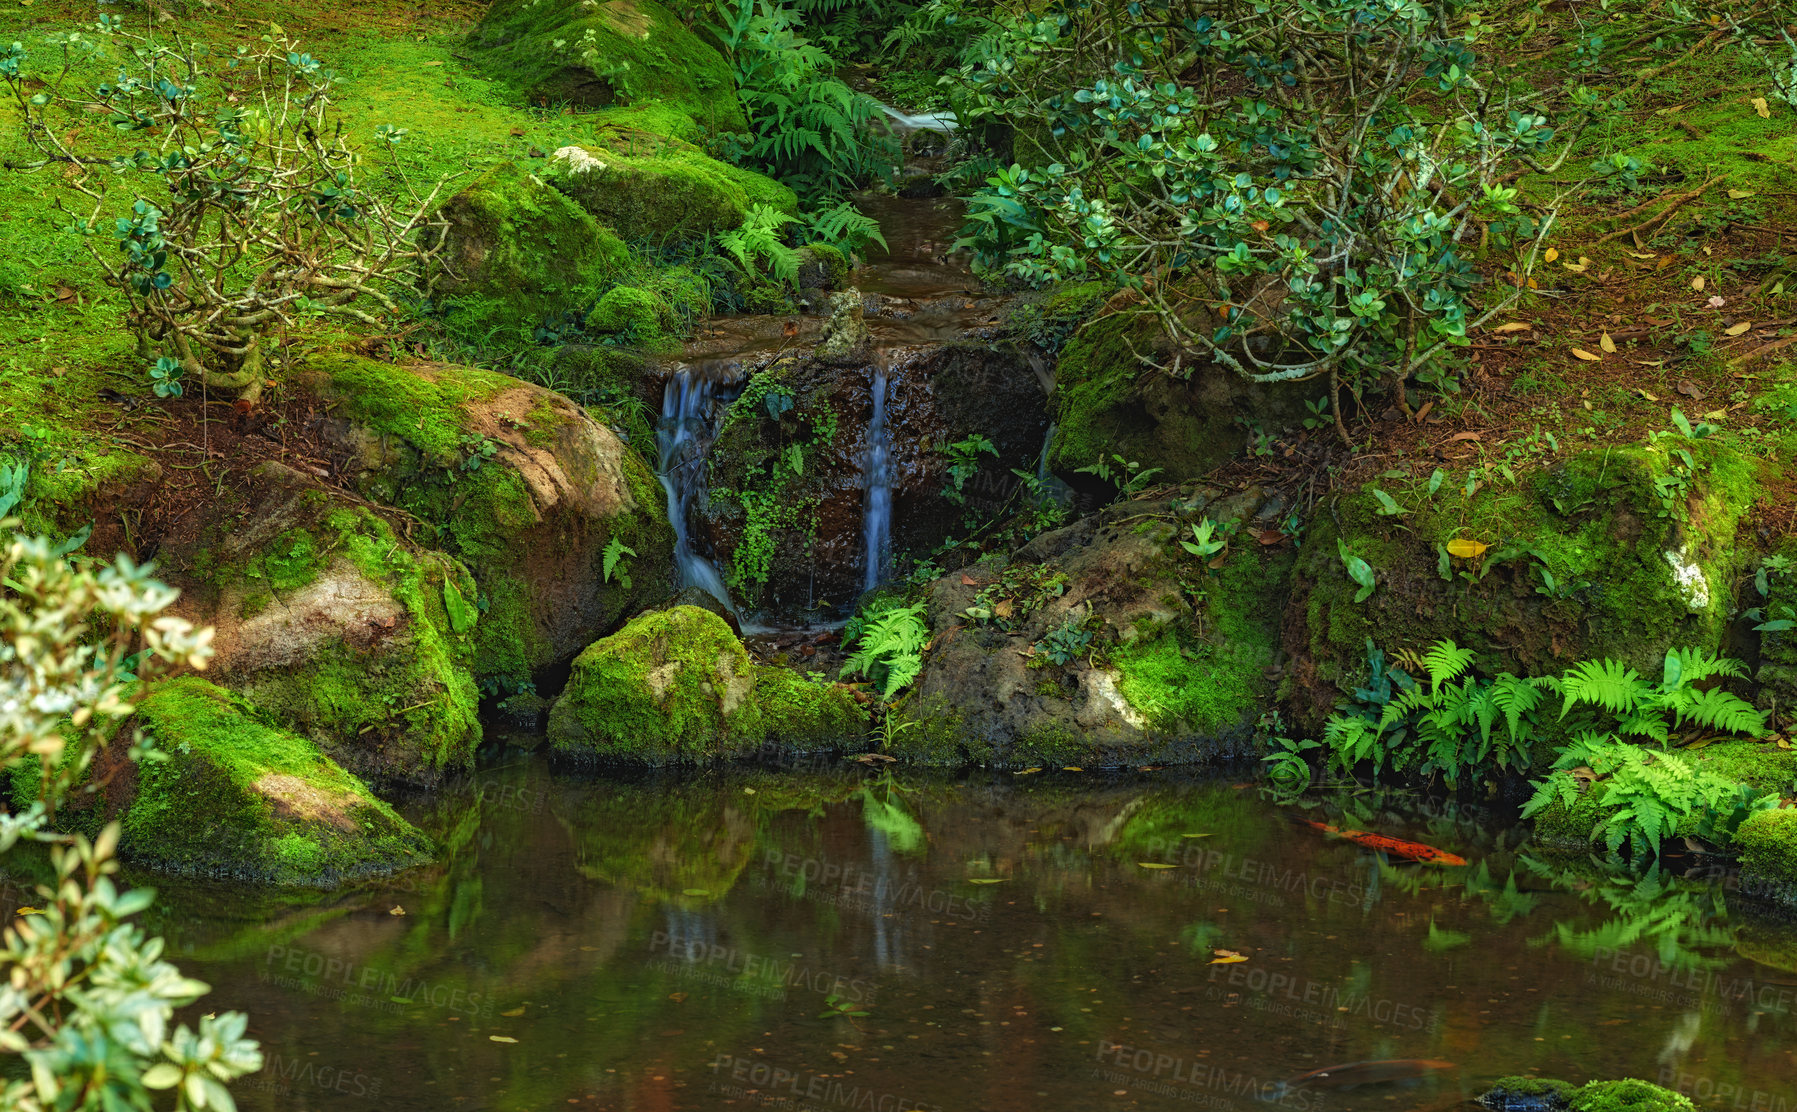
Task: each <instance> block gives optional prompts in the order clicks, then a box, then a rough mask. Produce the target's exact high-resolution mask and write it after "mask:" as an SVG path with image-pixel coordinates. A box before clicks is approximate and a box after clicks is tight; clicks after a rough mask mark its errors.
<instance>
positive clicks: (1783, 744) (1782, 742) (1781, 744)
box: [1778, 738, 1791, 749]
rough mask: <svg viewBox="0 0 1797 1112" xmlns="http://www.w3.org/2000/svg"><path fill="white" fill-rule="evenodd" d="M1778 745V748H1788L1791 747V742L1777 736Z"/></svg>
mask: <svg viewBox="0 0 1797 1112" xmlns="http://www.w3.org/2000/svg"><path fill="white" fill-rule="evenodd" d="M1778 747H1779V748H1780V749H1789V748H1790V747H1791V743H1790V742H1788V741H1786V740H1785V739H1784V738H1779V739H1778Z"/></svg>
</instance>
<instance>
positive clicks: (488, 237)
mask: <svg viewBox="0 0 1797 1112" xmlns="http://www.w3.org/2000/svg"><path fill="white" fill-rule="evenodd" d="M439 215H440V216H441V217H442V218H443V220H444V221H445V222H446V227H445V229H444V231H443V233H442V235H443V241H442V244H441V260H442V267H441V272H440V273H439V274H438V275H436V276H435V278H434V279H433V282H432V285H431V294H432V297H433V299H434V300H435V301H436V302H437V303H438V308H439V310H440V311H441V312H442V313H443V314H444V318H445V323H446V324H447V326H448V327H449V328H450V329H451V331H453V332H455V333H456V334H457V335H461V336H466V337H469V338H480V337H484V336H486V335H487V334H488V333H489V332H491V331H492V330H494V329H496V328H497V329H501V330H505V331H509V332H513V333H521V334H523V335H524V336H526V337H529V336H532V335H534V333H535V331H536V330H537V329H538V328H540V327H544V326H548V327H551V328H565V327H567V326H569V325H570V324H573V323H577V322H578V321H579V319H580V318H581V316H582V315H583V314H584V313H585V312H586V311H587V310H588V309H589V308H591V307H592V305H593V303H594V302H595V301H597V300H598V298H599V293H600V291H601V290H603V289H604V288H605V287H606V286H607V285H608V284H609V283H610V282H611V280H612V279H613V278H614V277H615V276H616V275H619V274H622V273H624V272H625V271H626V270H628V269H629V267H630V265H631V263H630V252H629V249H628V248H626V247H625V246H624V241H623V240H621V239H619V238H618V237H617V235H616V234H614V233H613V232H612V231H611V230H610V229H608V228H605V227H603V226H601V225H600V224H599V223H598V221H596V220H594V219H593V217H592V216H591V215H590V214H588V213H587V212H586V211H585V210H584V209H582V208H581V207H580V206H579V205H577V204H575V203H574V202H573V201H572V200H570V199H569V198H568V197H567V196H566V195H565V194H563V193H562V192H561V191H559V190H557V189H553V188H551V187H550V186H548V185H546V184H545V183H544V182H543V181H542V180H541V179H539V178H537V177H536V176H535V175H533V174H530V173H527V172H526V171H524V170H521V169H519V168H518V167H517V166H516V165H514V164H513V163H510V162H502V163H500V164H499V165H497V166H494V167H493V168H492V169H490V170H488V171H486V172H485V173H484V174H482V175H481V176H480V177H478V178H476V179H475V180H474V181H473V182H472V183H471V184H469V185H468V187H467V188H465V189H463V190H462V191H461V192H460V193H457V194H456V195H455V196H453V197H451V198H450V199H449V200H448V201H447V202H446V203H445V204H444V205H443V208H442V210H441V212H440V213H439Z"/></svg>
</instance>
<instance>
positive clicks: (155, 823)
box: [103, 676, 432, 887]
mask: <svg viewBox="0 0 1797 1112" xmlns="http://www.w3.org/2000/svg"><path fill="white" fill-rule="evenodd" d="M137 720H138V723H139V724H140V725H142V726H143V727H144V728H145V729H146V730H147V731H148V732H149V733H151V734H152V735H154V737H155V738H156V742H157V746H158V748H159V749H161V750H162V752H164V753H165V754H167V759H166V760H162V761H153V762H144V763H141V764H137V765H129V764H127V765H126V766H125V767H124V769H122V770H121V775H120V776H118V777H115V780H114V782H113V783H112V784H111V785H109V787H108V788H107V801H108V805H109V808H110V809H111V810H112V811H113V815H112V816H109V817H119V818H120V820H121V826H122V836H121V839H120V842H119V847H120V851H121V853H122V855H123V856H124V857H125V859H126V860H128V861H131V862H135V863H137V864H141V865H145V866H148V867H151V868H154V869H156V870H158V871H161V872H168V873H174V874H177V875H181V876H193V877H218V878H227V879H232V880H247V881H256V882H261V883H268V884H279V885H302V886H309V887H332V886H335V885H337V884H340V883H342V882H344V881H347V880H353V879H356V878H359V877H368V876H382V875H386V874H389V873H393V872H397V871H399V870H402V869H407V868H411V867H413V866H417V865H424V864H428V863H429V862H430V860H431V856H432V846H431V842H430V839H429V838H427V837H425V835H424V834H422V833H420V832H419V831H418V830H417V829H415V828H414V827H413V826H412V825H411V824H410V823H408V822H406V820H404V819H403V818H401V817H400V816H399V815H397V814H396V813H394V811H393V808H391V807H389V806H388V805H387V804H385V803H383V802H382V801H381V800H380V799H378V798H376V797H375V796H374V795H373V793H371V792H370V791H369V790H368V787H367V785H365V784H364V783H363V782H362V781H361V780H359V779H357V778H356V777H354V776H352V775H350V774H349V773H348V772H346V771H344V770H343V768H342V767H341V766H340V765H338V764H337V763H336V762H335V761H333V760H331V759H330V758H329V757H327V756H326V755H325V754H324V752H323V751H322V750H321V749H320V748H319V747H318V746H317V745H315V744H314V743H312V742H311V741H308V740H307V739H305V738H303V737H300V736H299V735H297V734H294V733H291V732H289V731H286V730H282V729H278V728H275V727H272V726H270V725H268V724H267V723H265V722H264V721H262V720H260V718H259V717H258V715H257V712H256V711H255V710H254V708H253V707H251V706H250V705H249V704H248V703H246V702H245V701H244V700H242V699H241V698H239V697H237V696H234V695H232V694H231V693H230V692H228V691H225V690H224V689H223V688H220V687H218V686H216V685H214V684H212V683H209V682H207V681H205V680H203V679H200V678H199V677H197V676H185V677H182V678H180V679H176V680H173V681H170V682H168V683H166V684H163V685H162V686H160V687H158V688H157V689H156V690H155V692H154V693H153V694H151V695H150V697H149V698H147V699H145V700H144V702H143V703H142V705H141V706H139V708H138V712H137ZM103 760H104V758H103Z"/></svg>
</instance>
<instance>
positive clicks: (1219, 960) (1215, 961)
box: [1210, 950, 1248, 965]
mask: <svg viewBox="0 0 1797 1112" xmlns="http://www.w3.org/2000/svg"><path fill="white" fill-rule="evenodd" d="M1211 953H1213V954H1215V955H1217V956H1216V957H1214V958H1212V959H1211V960H1210V964H1212V965H1234V964H1235V963H1236V962H1238V961H1247V960H1248V959H1247V958H1245V957H1243V956H1242V955H1240V954H1238V953H1236V952H1235V951H1234V950H1212V951H1211Z"/></svg>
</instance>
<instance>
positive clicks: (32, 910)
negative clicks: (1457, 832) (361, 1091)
mask: <svg viewBox="0 0 1797 1112" xmlns="http://www.w3.org/2000/svg"><path fill="white" fill-rule="evenodd" d="M1188 837H1190V835H1188ZM15 914H18V915H42V914H43V910H42V909H41V908H36V907H21V908H20V909H19V910H18V911H17V912H16V913H15Z"/></svg>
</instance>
